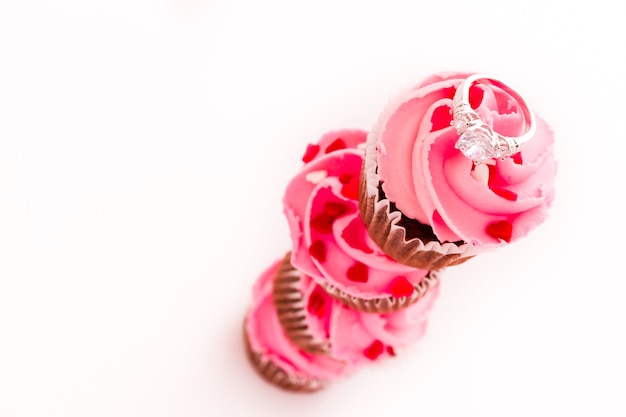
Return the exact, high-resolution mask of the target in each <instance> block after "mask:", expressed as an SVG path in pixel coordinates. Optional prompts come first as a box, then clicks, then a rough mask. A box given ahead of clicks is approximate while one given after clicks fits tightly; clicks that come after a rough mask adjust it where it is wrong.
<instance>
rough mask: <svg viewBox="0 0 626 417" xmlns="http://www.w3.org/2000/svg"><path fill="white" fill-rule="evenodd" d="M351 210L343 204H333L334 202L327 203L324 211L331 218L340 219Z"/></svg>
mask: <svg viewBox="0 0 626 417" xmlns="http://www.w3.org/2000/svg"><path fill="white" fill-rule="evenodd" d="M349 210H350V209H349V208H348V207H346V206H344V205H343V204H341V203H333V202H332V201H327V202H326V204H324V211H325V212H326V214H328V215H329V216H330V217H339V216H342V215H344V214H346V213H347V212H348V211H349Z"/></svg>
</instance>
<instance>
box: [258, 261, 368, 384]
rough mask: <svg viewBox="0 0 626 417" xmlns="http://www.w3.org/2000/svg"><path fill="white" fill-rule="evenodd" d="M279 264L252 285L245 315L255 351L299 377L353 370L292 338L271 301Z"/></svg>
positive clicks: (329, 375) (325, 378) (323, 377)
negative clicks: (249, 302) (285, 330)
mask: <svg viewBox="0 0 626 417" xmlns="http://www.w3.org/2000/svg"><path fill="white" fill-rule="evenodd" d="M279 265H280V261H277V262H275V263H274V264H272V265H271V266H270V267H269V268H268V269H267V270H265V271H264V272H263V273H262V274H261V276H260V277H259V278H258V280H257V282H256V283H255V284H254V287H253V302H252V307H251V308H250V311H249V313H248V315H247V317H246V334H247V337H248V340H249V343H250V348H251V349H252V351H254V352H255V353H257V354H261V355H262V356H263V358H264V360H269V361H271V362H272V363H274V364H275V365H276V366H278V367H280V368H281V369H282V370H283V371H285V372H286V373H287V374H288V375H291V376H296V377H300V378H307V379H311V378H314V379H320V380H322V381H332V380H335V379H337V378H340V377H344V376H346V375H348V374H350V373H352V372H353V371H354V370H355V369H356V368H355V367H354V366H352V365H351V364H350V363H349V362H346V361H339V360H336V359H333V358H331V357H329V356H325V355H315V354H311V353H307V352H304V351H302V350H301V349H299V348H298V347H297V346H295V345H294V344H293V343H292V342H291V340H289V338H288V337H287V335H286V334H285V332H284V330H283V328H282V326H281V324H280V321H279V319H278V314H277V312H276V308H275V306H274V302H273V300H272V285H273V280H274V277H275V275H276V272H277V270H278V266H279Z"/></svg>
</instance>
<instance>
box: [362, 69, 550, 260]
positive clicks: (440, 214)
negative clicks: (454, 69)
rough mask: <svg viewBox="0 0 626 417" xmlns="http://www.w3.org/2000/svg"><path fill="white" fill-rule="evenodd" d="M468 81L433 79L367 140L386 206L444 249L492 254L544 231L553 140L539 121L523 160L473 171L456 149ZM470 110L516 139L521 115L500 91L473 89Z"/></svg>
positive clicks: (395, 107) (397, 105)
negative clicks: (457, 96) (423, 228)
mask: <svg viewBox="0 0 626 417" xmlns="http://www.w3.org/2000/svg"><path fill="white" fill-rule="evenodd" d="M465 77H467V74H458V73H455V74H442V75H435V76H432V77H429V78H428V79H426V80H425V81H424V82H422V83H421V84H419V85H418V86H416V87H415V88H414V89H413V90H411V91H410V92H409V93H408V94H406V95H404V96H402V97H401V98H400V99H399V100H397V101H395V102H394V103H392V104H391V105H390V106H389V107H388V108H387V109H386V110H385V111H384V112H383V115H382V117H381V119H380V121H379V124H378V126H377V127H376V128H375V129H374V131H373V132H372V136H371V138H370V139H375V140H376V145H377V148H378V175H379V178H380V181H381V182H382V188H383V191H384V193H385V196H386V198H388V199H389V200H390V201H392V202H393V203H394V204H395V205H396V207H397V208H398V209H399V210H400V211H401V212H402V213H403V214H404V215H405V216H407V217H409V218H412V219H415V220H417V221H419V222H420V223H422V224H425V225H429V226H431V227H432V229H433V232H434V234H435V235H436V236H437V238H438V240H439V241H441V242H457V241H465V242H469V243H471V244H473V245H475V246H477V247H482V248H493V247H497V246H500V245H502V244H506V243H508V242H511V241H514V240H516V239H519V238H521V237H523V236H525V235H526V234H527V233H528V232H529V231H530V230H531V229H533V228H534V227H536V226H537V225H539V224H540V223H542V222H543V221H544V220H545V219H546V217H547V212H548V208H549V207H550V205H551V204H552V201H553V199H554V193H555V190H554V177H555V174H556V162H555V160H554V155H553V141H554V138H553V136H554V135H553V132H552V130H551V129H550V127H549V126H548V125H547V124H546V122H545V121H544V120H543V119H541V118H540V117H537V131H536V133H535V136H534V137H533V139H532V140H531V141H530V143H529V144H528V146H527V147H525V148H524V149H523V150H522V151H521V152H520V153H518V154H516V155H514V156H513V157H512V158H506V159H504V160H490V161H487V162H485V163H483V164H481V165H478V166H474V165H473V163H472V161H471V160H469V159H468V158H466V157H465V156H463V155H462V154H461V152H460V151H459V150H457V149H455V147H454V144H455V142H456V140H457V139H458V134H457V133H456V131H455V129H454V128H453V127H452V126H451V125H450V122H451V120H452V115H451V108H452V97H453V96H454V93H455V91H456V87H457V86H458V85H459V84H460V83H461V81H462V80H463V79H464V78H465ZM470 104H471V105H472V107H473V108H474V109H475V110H476V111H477V112H478V113H479V115H480V116H481V118H482V119H483V120H484V121H486V122H487V123H489V124H491V125H492V126H493V128H494V130H496V131H497V132H498V133H501V134H503V135H506V136H519V135H520V133H521V131H522V129H523V127H524V126H523V125H524V123H523V115H522V113H521V111H520V109H519V107H518V105H517V103H516V102H515V100H514V99H513V98H512V97H511V96H509V95H508V94H507V93H506V92H504V91H502V90H501V89H499V88H497V87H494V86H490V85H483V84H475V85H474V86H472V88H471V93H470Z"/></svg>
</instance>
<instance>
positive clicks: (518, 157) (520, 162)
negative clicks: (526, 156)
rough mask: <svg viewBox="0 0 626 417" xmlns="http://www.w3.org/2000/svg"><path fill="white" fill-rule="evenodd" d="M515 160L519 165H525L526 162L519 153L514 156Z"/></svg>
mask: <svg viewBox="0 0 626 417" xmlns="http://www.w3.org/2000/svg"><path fill="white" fill-rule="evenodd" d="M512 158H513V162H515V163H516V164H517V165H522V164H523V163H524V161H523V160H522V153H521V152H518V153H516V154H515V155H513V156H512Z"/></svg>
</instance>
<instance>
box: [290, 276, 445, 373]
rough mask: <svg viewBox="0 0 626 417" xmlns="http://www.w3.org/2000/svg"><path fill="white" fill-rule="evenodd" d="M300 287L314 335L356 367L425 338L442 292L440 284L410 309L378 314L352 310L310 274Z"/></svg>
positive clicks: (341, 358) (336, 356) (335, 356)
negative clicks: (433, 306)
mask: <svg viewBox="0 0 626 417" xmlns="http://www.w3.org/2000/svg"><path fill="white" fill-rule="evenodd" d="M300 287H301V291H302V293H303V295H304V300H305V305H306V317H307V325H308V328H309V331H310V332H311V334H312V335H313V336H314V337H315V338H316V339H317V340H327V341H329V355H331V356H332V357H334V358H336V359H338V360H341V361H347V362H348V363H350V364H353V365H355V366H357V365H363V364H366V363H369V362H371V361H373V360H377V359H380V358H384V357H388V356H395V354H396V351H397V349H402V348H406V347H408V346H410V345H411V344H414V343H415V342H417V341H418V340H419V339H421V338H422V336H423V335H424V333H425V331H426V326H427V319H428V312H429V311H430V309H431V307H432V305H433V303H434V301H435V300H436V298H437V295H438V291H439V285H436V286H434V287H433V288H431V289H430V290H429V291H428V292H427V293H426V294H425V295H424V297H423V298H421V299H420V300H419V301H418V302H417V303H415V304H413V305H411V306H409V307H407V308H404V309H402V310H400V311H397V312H393V313H389V314H376V313H364V312H360V311H357V310H353V309H350V308H349V307H347V306H346V305H344V304H343V303H341V302H339V301H337V300H335V299H334V298H332V297H330V296H329V295H328V294H327V293H326V292H325V291H324V289H323V288H322V287H321V286H320V285H318V284H317V283H316V282H315V281H314V280H312V279H311V278H309V277H307V276H302V277H301V282H300Z"/></svg>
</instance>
